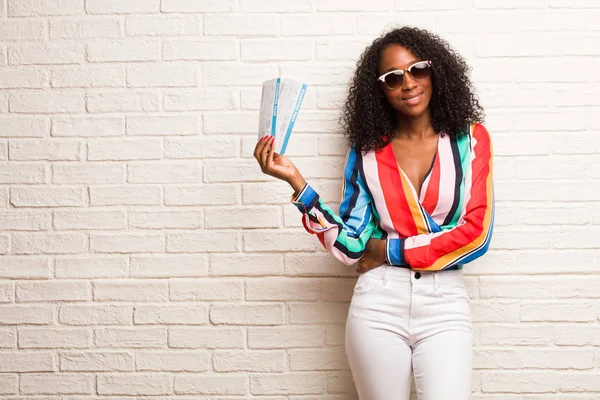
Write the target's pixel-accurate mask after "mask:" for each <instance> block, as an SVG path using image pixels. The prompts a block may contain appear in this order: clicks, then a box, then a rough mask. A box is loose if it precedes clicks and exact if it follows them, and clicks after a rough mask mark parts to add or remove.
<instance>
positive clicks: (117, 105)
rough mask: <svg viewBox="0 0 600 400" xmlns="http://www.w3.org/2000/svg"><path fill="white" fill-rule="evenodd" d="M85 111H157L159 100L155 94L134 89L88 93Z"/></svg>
mask: <svg viewBox="0 0 600 400" xmlns="http://www.w3.org/2000/svg"><path fill="white" fill-rule="evenodd" d="M86 109H87V111H88V112H89V113H104V112H123V111H158V109H159V100H158V94H157V93H154V92H148V91H138V90H134V89H129V90H127V92H104V91H103V92H88V93H87V97H86ZM123 121H124V119H123ZM123 126H124V125H123ZM113 136H114V135H113Z"/></svg>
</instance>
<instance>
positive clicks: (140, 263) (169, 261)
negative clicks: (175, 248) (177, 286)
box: [130, 254, 208, 278]
mask: <svg viewBox="0 0 600 400" xmlns="http://www.w3.org/2000/svg"><path fill="white" fill-rule="evenodd" d="M130 266H131V276H132V277H136V278H175V277H200V276H207V275H208V260H207V258H206V256H205V255H196V254H194V255H168V254H167V255H157V256H143V255H139V256H137V255H134V256H131V261H130Z"/></svg>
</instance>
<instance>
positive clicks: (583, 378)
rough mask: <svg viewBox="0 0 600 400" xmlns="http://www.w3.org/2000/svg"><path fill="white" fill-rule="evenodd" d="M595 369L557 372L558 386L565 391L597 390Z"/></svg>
mask: <svg viewBox="0 0 600 400" xmlns="http://www.w3.org/2000/svg"><path fill="white" fill-rule="evenodd" d="M598 377H599V374H598V372H597V371H578V372H567V371H565V372H562V371H561V372H559V378H558V380H559V387H560V390H561V391H565V392H598V391H600V385H599V384H598Z"/></svg>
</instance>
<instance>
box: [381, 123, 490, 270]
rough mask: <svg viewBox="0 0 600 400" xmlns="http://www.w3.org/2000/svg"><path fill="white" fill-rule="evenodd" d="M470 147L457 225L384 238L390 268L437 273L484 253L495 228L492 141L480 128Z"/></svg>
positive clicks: (483, 129)
mask: <svg viewBox="0 0 600 400" xmlns="http://www.w3.org/2000/svg"><path fill="white" fill-rule="evenodd" d="M471 146H472V149H471V161H470V179H471V185H470V191H469V193H467V194H466V199H467V201H466V206H465V207H464V208H463V211H462V215H461V218H460V220H459V223H458V225H457V226H456V227H454V228H452V229H448V230H444V231H441V232H436V233H430V234H422V235H416V236H411V237H408V238H399V239H396V238H394V239H387V240H386V261H387V262H388V263H389V264H390V265H397V266H402V265H408V266H410V267H411V268H412V269H414V270H428V271H439V270H443V269H445V268H447V267H449V266H452V265H455V264H465V263H468V262H470V261H473V260H475V259H476V258H479V257H481V256H482V255H483V254H485V253H486V252H487V250H488V247H489V244H490V240H491V237H492V230H493V225H494V190H493V179H492V171H493V156H492V142H491V139H490V136H489V133H488V131H487V130H486V129H485V127H484V126H483V125H481V124H476V125H475V126H474V127H473V133H472V137H471ZM467 179H469V176H467Z"/></svg>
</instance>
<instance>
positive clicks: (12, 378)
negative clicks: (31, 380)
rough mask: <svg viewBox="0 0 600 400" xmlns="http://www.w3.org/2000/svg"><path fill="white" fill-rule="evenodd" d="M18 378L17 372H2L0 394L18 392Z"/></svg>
mask: <svg viewBox="0 0 600 400" xmlns="http://www.w3.org/2000/svg"><path fill="white" fill-rule="evenodd" d="M18 379H19V376H18V375H17V374H12V375H11V374H4V375H1V376H0V394H12V395H15V394H17V393H18V386H19V384H18Z"/></svg>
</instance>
